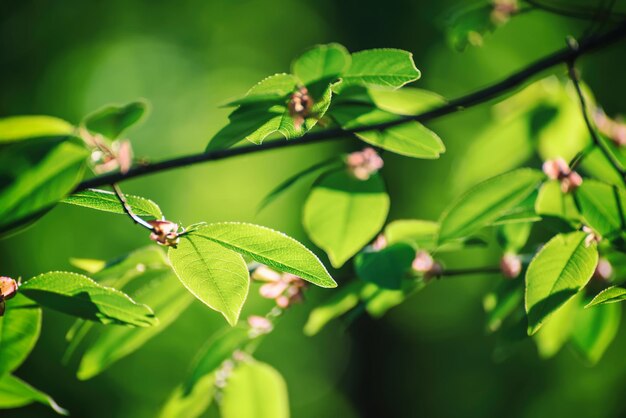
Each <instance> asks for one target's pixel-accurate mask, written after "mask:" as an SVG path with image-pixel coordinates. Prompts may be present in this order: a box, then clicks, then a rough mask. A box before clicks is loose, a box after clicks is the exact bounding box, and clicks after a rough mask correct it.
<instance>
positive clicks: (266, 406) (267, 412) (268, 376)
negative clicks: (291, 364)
mask: <svg viewBox="0 0 626 418" xmlns="http://www.w3.org/2000/svg"><path fill="white" fill-rule="evenodd" d="M220 410H221V416H222V418H289V398H288V395H287V385H286V384H285V381H284V380H283V378H282V376H281V375H280V374H279V373H278V372H277V371H276V370H274V369H273V368H272V367H271V366H269V365H267V364H264V363H258V362H250V363H244V364H241V365H239V366H238V367H237V368H236V369H235V370H234V371H233V373H232V375H231V376H230V377H229V379H228V383H227V385H226V388H224V396H223V398H222V402H221V405H220Z"/></svg>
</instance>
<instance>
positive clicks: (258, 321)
mask: <svg viewBox="0 0 626 418" xmlns="http://www.w3.org/2000/svg"><path fill="white" fill-rule="evenodd" d="M248 325H250V328H252V330H253V331H255V332H256V333H257V334H267V333H268V332H271V331H272V329H274V326H273V325H272V322H271V321H270V320H269V319H267V318H265V317H264V316H258V315H252V316H249V317H248Z"/></svg>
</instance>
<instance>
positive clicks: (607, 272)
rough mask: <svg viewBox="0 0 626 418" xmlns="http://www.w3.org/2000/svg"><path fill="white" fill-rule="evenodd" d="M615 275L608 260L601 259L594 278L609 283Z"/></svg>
mask: <svg viewBox="0 0 626 418" xmlns="http://www.w3.org/2000/svg"><path fill="white" fill-rule="evenodd" d="M612 275H613V266H612V265H611V263H610V262H609V260H607V259H606V258H600V259H599V260H598V265H597V266H596V270H595V271H594V273H593V277H594V278H596V279H600V280H604V281H608V280H609V279H610V278H611V276H612Z"/></svg>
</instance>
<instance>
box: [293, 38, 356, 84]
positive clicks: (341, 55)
mask: <svg viewBox="0 0 626 418" xmlns="http://www.w3.org/2000/svg"><path fill="white" fill-rule="evenodd" d="M350 61H351V57H350V53H349V52H348V50H347V49H346V48H345V47H343V46H342V45H339V44H335V43H331V44H326V45H317V46H315V47H313V48H311V49H309V50H308V51H306V52H305V53H304V54H302V55H300V57H298V58H297V59H296V60H295V61H294V62H293V63H292V65H291V72H292V73H294V74H295V75H296V76H297V77H298V78H299V79H300V81H301V82H302V84H304V85H305V86H308V85H309V84H311V83H314V82H317V81H322V80H324V81H326V82H333V81H335V80H336V79H337V78H338V77H339V75H340V74H341V73H343V72H344V71H345V70H346V69H347V68H348V67H349V66H350Z"/></svg>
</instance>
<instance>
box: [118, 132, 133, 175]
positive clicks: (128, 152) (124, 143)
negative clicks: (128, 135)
mask: <svg viewBox="0 0 626 418" xmlns="http://www.w3.org/2000/svg"><path fill="white" fill-rule="evenodd" d="M115 144H116V147H117V150H116V152H117V161H118V163H119V166H120V172H121V173H122V174H126V173H128V170H130V168H131V167H132V165H133V148H132V145H131V144H130V141H129V140H128V139H121V140H119V141H117V142H116V143H115Z"/></svg>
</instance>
